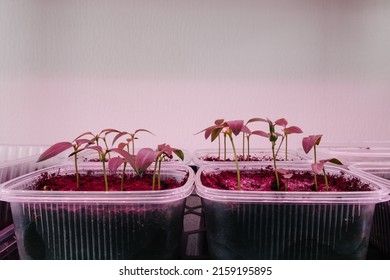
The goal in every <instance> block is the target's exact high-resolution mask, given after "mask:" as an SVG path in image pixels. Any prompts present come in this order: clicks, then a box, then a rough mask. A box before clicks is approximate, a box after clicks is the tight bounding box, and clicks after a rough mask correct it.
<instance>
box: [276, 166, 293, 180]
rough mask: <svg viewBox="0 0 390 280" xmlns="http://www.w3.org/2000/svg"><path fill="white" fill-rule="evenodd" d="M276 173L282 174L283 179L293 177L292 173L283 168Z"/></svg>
mask: <svg viewBox="0 0 390 280" xmlns="http://www.w3.org/2000/svg"><path fill="white" fill-rule="evenodd" d="M278 173H280V174H282V176H283V178H285V179H291V177H292V176H293V175H294V173H293V172H291V171H290V170H288V169H284V168H278Z"/></svg>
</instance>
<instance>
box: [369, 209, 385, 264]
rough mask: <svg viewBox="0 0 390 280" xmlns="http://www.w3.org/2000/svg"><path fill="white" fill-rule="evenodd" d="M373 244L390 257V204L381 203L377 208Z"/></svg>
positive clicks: (373, 226)
mask: <svg viewBox="0 0 390 280" xmlns="http://www.w3.org/2000/svg"><path fill="white" fill-rule="evenodd" d="M371 243H372V244H373V245H374V246H375V247H376V248H377V249H379V250H380V251H381V252H382V253H384V254H385V255H386V256H388V257H390V202H384V203H379V204H377V205H376V207H375V214H374V221H373V225H372V231H371Z"/></svg>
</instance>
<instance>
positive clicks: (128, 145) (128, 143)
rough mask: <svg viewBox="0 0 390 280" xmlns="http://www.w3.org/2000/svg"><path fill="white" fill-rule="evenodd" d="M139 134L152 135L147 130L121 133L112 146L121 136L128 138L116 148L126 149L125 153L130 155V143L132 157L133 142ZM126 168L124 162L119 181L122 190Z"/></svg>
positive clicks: (133, 152)
mask: <svg viewBox="0 0 390 280" xmlns="http://www.w3.org/2000/svg"><path fill="white" fill-rule="evenodd" d="M139 132H147V133H150V134H152V135H154V134H153V133H152V132H150V131H149V130H147V129H143V128H141V129H137V130H136V131H134V132H127V131H122V132H120V133H118V134H117V135H116V136H115V137H114V139H113V140H112V146H114V144H115V142H116V141H117V140H118V139H119V138H121V137H122V136H125V135H128V136H130V138H127V139H126V142H122V143H120V144H119V145H118V148H119V149H124V148H125V147H126V148H127V152H128V153H130V143H131V154H132V155H134V154H135V145H134V142H135V140H136V139H138V137H137V133H139ZM126 166H127V162H126V161H125V162H124V165H123V170H122V179H121V189H123V183H124V179H125V171H126Z"/></svg>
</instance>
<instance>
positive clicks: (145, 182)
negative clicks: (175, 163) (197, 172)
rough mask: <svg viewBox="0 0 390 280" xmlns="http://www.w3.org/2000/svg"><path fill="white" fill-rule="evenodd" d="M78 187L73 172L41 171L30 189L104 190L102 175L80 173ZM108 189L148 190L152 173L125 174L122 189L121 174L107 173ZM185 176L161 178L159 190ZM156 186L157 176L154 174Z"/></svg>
mask: <svg viewBox="0 0 390 280" xmlns="http://www.w3.org/2000/svg"><path fill="white" fill-rule="evenodd" d="M79 180H80V181H79V187H78V188H77V186H76V176H75V174H73V173H72V174H62V175H60V174H58V173H47V172H45V173H42V174H41V176H40V177H39V178H38V179H37V180H36V181H35V182H34V185H33V186H32V189H35V190H46V191H106V188H105V184H104V177H103V175H96V174H94V172H92V171H89V172H87V173H86V174H80V179H79ZM107 180H108V190H109V191H122V190H123V191H148V190H150V191H151V190H152V184H153V174H152V173H145V174H143V176H141V177H139V176H134V175H125V179H124V183H123V189H122V188H121V180H122V178H121V175H118V174H109V175H107ZM186 180H187V178H184V179H183V181H182V182H177V181H176V180H175V179H174V178H164V179H161V190H169V189H175V188H179V187H181V186H182V185H183V184H184V182H185V181H186ZM156 187H157V176H156Z"/></svg>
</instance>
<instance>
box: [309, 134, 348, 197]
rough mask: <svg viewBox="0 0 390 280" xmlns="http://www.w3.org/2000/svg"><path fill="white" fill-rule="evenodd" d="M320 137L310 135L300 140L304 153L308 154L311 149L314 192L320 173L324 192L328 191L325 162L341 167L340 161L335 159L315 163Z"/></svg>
mask: <svg viewBox="0 0 390 280" xmlns="http://www.w3.org/2000/svg"><path fill="white" fill-rule="evenodd" d="M321 138H322V135H310V136H307V137H304V138H303V139H302V147H303V150H304V151H305V153H306V154H307V153H309V152H310V151H311V149H313V154H314V163H313V164H312V165H311V168H312V170H313V172H314V185H315V187H316V190H317V191H318V180H317V174H321V172H322V173H323V174H324V180H325V185H326V190H327V191H328V190H329V184H328V177H327V176H326V172H325V168H324V165H325V163H327V162H331V163H334V164H339V165H342V163H341V161H339V160H338V159H336V158H331V159H326V160H321V161H320V162H317V146H318V145H319V144H320V142H321Z"/></svg>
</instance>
